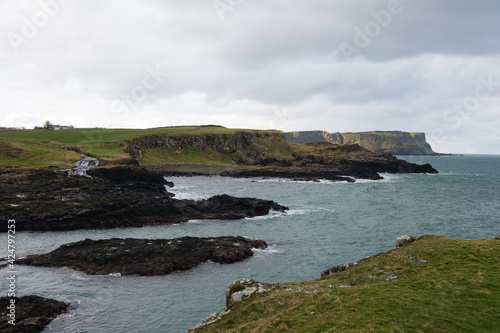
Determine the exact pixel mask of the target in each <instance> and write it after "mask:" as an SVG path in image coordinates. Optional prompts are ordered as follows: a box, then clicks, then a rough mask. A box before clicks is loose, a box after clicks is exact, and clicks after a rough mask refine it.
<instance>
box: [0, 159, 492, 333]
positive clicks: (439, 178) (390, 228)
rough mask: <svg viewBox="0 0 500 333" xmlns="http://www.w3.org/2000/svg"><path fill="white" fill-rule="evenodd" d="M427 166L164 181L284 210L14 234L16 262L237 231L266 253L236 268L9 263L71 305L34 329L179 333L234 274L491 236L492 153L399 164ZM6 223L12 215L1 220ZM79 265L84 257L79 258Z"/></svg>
mask: <svg viewBox="0 0 500 333" xmlns="http://www.w3.org/2000/svg"><path fill="white" fill-rule="evenodd" d="M400 158H404V159H407V160H409V161H410V162H415V163H430V164H432V165H433V166H434V167H435V168H436V169H438V170H439V174H437V175H387V174H384V175H383V176H384V177H385V178H384V179H383V180H380V181H366V180H359V181H357V182H356V183H333V182H327V181H324V182H319V183H313V182H294V181H285V180H279V179H260V180H257V181H252V180H250V179H231V178H222V177H171V178H168V179H169V180H171V181H173V182H174V183H175V185H176V186H175V187H174V188H172V189H169V191H171V192H174V193H176V195H177V197H178V198H194V199H201V198H208V197H209V196H212V195H214V194H222V193H227V194H230V195H234V196H246V197H258V198H263V199H271V200H274V201H276V202H278V203H280V204H282V205H285V206H288V207H289V208H290V211H289V212H288V213H286V214H283V213H276V212H273V213H271V214H269V215H268V216H264V217H257V218H251V219H245V220H237V221H190V222H189V223H185V224H180V225H173V226H159V227H144V228H123V229H109V230H83V231H82V230H79V231H71V232H18V233H17V234H16V251H17V255H18V256H25V255H29V254H37V253H43V252H48V251H51V250H53V249H55V248H56V247H58V246H59V245H61V244H64V243H69V242H74V241H78V240H82V239H85V238H92V239H101V238H111V237H120V238H125V237H134V238H175V237H182V236H221V235H234V236H238V235H241V236H246V237H251V238H258V239H263V240H265V241H266V242H267V243H268V244H269V245H270V246H269V248H268V249H267V250H259V251H256V253H255V255H254V256H253V257H252V258H250V259H247V260H245V261H243V262H240V263H236V264H231V265H220V264H215V263H205V264H202V265H200V266H198V267H197V268H195V269H193V270H191V271H187V272H179V273H175V274H172V275H168V276H156V277H134V276H132V277H130V276H90V275H86V274H83V273H79V272H75V271H72V270H69V269H65V268H57V269H52V268H34V267H27V266H18V274H17V284H16V291H17V296H22V295H29V294H37V295H40V296H44V297H50V298H55V299H58V300H64V301H67V302H70V303H71V310H70V311H69V313H68V314H64V315H62V316H60V317H58V318H57V319H55V320H54V321H53V322H52V323H51V324H50V326H48V327H47V328H46V329H45V331H44V332H72V333H77V332H80V333H83V332H106V333H110V332H186V331H187V329H189V328H190V327H193V326H195V325H196V324H197V323H199V322H201V321H202V320H203V318H204V317H205V316H206V315H208V314H210V313H213V312H216V311H221V310H223V309H224V308H225V300H224V293H225V288H226V286H227V285H228V284H229V283H230V282H232V281H234V280H236V279H239V278H246V277H250V278H254V279H256V280H259V281H263V282H277V281H283V282H284V281H296V280H308V279H316V278H319V277H320V272H321V271H322V270H323V269H325V268H327V267H330V266H333V265H339V264H342V263H348V262H353V261H356V260H359V259H361V258H364V257H366V256H369V255H373V254H375V253H378V252H381V251H386V250H389V249H392V248H394V247H395V238H396V237H397V236H399V235H402V234H410V235H414V236H418V235H422V234H439V235H445V236H447V237H450V238H462V239H471V238H493V237H496V236H498V235H500V167H499V166H500V156H497V155H465V156H439V157H411V156H410V157H408V156H405V157H400ZM13 218H15V217H13ZM2 237H5V241H2V242H1V244H4V246H2V249H1V252H0V256H6V254H7V245H6V243H7V242H6V238H7V236H6V235H5V234H3V236H2ZM82 260H85V258H82ZM6 271H7V270H6V268H3V269H1V270H0V273H1V275H2V279H1V286H0V288H1V290H3V291H4V292H2V294H6V292H7V290H8V287H7V280H6V279H5V278H4V277H5V275H6Z"/></svg>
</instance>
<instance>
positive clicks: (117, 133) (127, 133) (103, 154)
mask: <svg viewBox="0 0 500 333" xmlns="http://www.w3.org/2000/svg"><path fill="white" fill-rule="evenodd" d="M236 131H243V132H259V131H255V130H239V129H238V130H235V129H228V128H225V127H221V126H178V127H162V128H152V129H99V128H88V129H74V130H63V131H54V130H9V129H2V130H0V166H22V167H43V166H58V167H62V168H69V167H72V163H73V162H75V161H77V160H79V159H80V158H81V156H80V155H79V154H78V153H77V152H81V153H83V154H87V155H91V156H93V157H96V158H98V159H99V160H102V161H104V162H108V163H111V164H112V163H113V162H117V161H119V160H122V159H126V158H129V157H130V155H129V154H128V153H127V152H125V149H126V147H127V140H131V139H134V138H137V137H140V136H147V135H168V136H174V137H175V136H186V135H203V134H234V133H235V132H236ZM143 162H145V164H147V161H143Z"/></svg>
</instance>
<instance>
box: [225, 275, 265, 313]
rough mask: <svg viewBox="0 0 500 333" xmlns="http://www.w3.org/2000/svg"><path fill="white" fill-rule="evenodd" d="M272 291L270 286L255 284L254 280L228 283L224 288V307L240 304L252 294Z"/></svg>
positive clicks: (260, 283)
mask: <svg viewBox="0 0 500 333" xmlns="http://www.w3.org/2000/svg"><path fill="white" fill-rule="evenodd" d="M270 289H272V285H270V284H265V283H262V282H257V281H255V280H254V279H240V280H236V281H234V282H232V283H230V284H229V285H228V286H227V288H226V307H228V308H229V307H230V306H231V305H233V304H234V303H236V302H240V301H242V300H244V299H246V298H248V297H250V296H252V295H253V294H254V293H256V292H259V293H262V292H265V291H268V290H270Z"/></svg>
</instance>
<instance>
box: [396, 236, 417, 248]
mask: <svg viewBox="0 0 500 333" xmlns="http://www.w3.org/2000/svg"><path fill="white" fill-rule="evenodd" d="M415 239H416V238H415V237H413V236H409V235H402V236H399V237H397V238H396V248H400V247H403V246H405V245H406V244H410V243H413V242H414V241H415Z"/></svg>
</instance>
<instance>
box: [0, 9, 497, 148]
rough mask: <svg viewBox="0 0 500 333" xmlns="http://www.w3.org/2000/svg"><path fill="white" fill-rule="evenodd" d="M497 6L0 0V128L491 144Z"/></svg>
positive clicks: (457, 145) (442, 145) (494, 112)
mask: <svg viewBox="0 0 500 333" xmlns="http://www.w3.org/2000/svg"><path fill="white" fill-rule="evenodd" d="M499 17H500V1H494V0H476V1H470V0H414V1H411V0H399V1H398V0H390V1H388V0H357V1H345V0H342V1H341V0H307V1H306V0H215V1H214V0H183V1H179V0H175V1H174V0H140V1H139V0H108V1H106V0H99V1H97V0H64V1H63V0H41V1H31V0H0V35H1V38H0V126H24V127H26V128H33V127H34V126H35V125H42V124H43V122H44V121H45V120H50V121H52V122H53V123H57V124H72V125H75V126H78V127H96V126H99V127H112V128H123V127H127V128H132V127H133V128H148V127H160V126H173V125H188V124H219V125H223V126H227V127H236V128H258V129H269V128H275V129H279V130H283V131H296V130H325V131H328V132H357V131H370V130H402V131H419V132H425V133H426V135H427V141H428V142H429V143H430V144H431V145H432V147H433V148H434V150H435V151H438V152H451V153H496V154H500V19H499Z"/></svg>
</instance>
